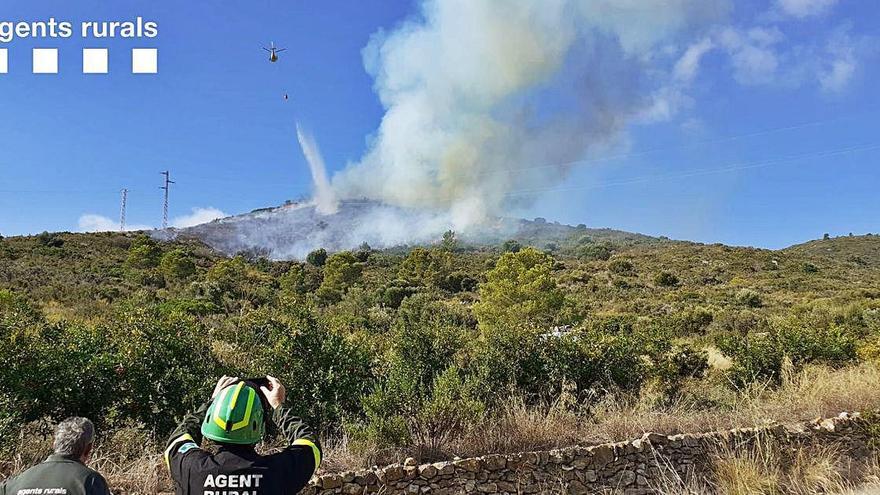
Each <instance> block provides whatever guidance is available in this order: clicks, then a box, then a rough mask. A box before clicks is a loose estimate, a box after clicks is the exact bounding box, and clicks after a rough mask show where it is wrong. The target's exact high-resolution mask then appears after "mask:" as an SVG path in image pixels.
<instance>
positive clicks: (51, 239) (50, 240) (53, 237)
mask: <svg viewBox="0 0 880 495" xmlns="http://www.w3.org/2000/svg"><path fill="white" fill-rule="evenodd" d="M37 242H38V243H40V244H42V245H43V246H46V247H55V248H60V247H61V246H63V245H64V239H62V238H61V237H60V236H58V234H50V233H48V232H42V233H41V234H40V235H38V236H37Z"/></svg>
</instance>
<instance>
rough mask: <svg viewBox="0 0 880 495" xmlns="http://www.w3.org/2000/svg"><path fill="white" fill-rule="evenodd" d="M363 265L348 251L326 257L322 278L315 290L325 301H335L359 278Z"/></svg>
mask: <svg viewBox="0 0 880 495" xmlns="http://www.w3.org/2000/svg"><path fill="white" fill-rule="evenodd" d="M362 271H363V265H362V264H361V263H360V262H358V260H357V258H356V257H355V256H354V254H353V253H351V252H350V251H342V252H339V253H336V254H334V255H333V256H331V257H330V258H328V259H327V263H326V264H325V265H324V280H323V281H322V282H321V286H320V287H318V290H317V291H316V292H315V294H317V296H318V297H319V298H320V299H321V300H322V301H324V302H326V303H336V302H339V301H340V300H341V299H342V296H343V295H344V294H345V292H346V291H347V290H348V289H349V288H350V287H351V286H352V285H354V284H355V283H356V282H357V281H358V280H360V278H361V273H362Z"/></svg>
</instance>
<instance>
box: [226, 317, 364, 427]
mask: <svg viewBox="0 0 880 495" xmlns="http://www.w3.org/2000/svg"><path fill="white" fill-rule="evenodd" d="M236 327H237V328H236V331H235V332H230V333H229V334H226V333H224V334H222V335H217V337H223V338H226V339H227V342H229V343H230V344H232V345H233V346H234V349H235V351H234V352H231V353H230V356H232V357H233V358H234V360H227V361H226V362H225V363H224V364H225V365H226V366H227V367H229V368H232V369H235V370H238V372H239V376H260V375H265V374H273V375H275V376H277V377H278V378H279V379H280V380H281V381H282V382H283V383H284V385H285V387H286V388H287V396H288V406H290V407H291V408H292V410H293V412H294V414H296V415H298V416H300V417H302V418H304V419H305V420H306V421H307V422H309V424H311V425H313V426H314V427H316V428H323V429H328V428H329V429H332V428H335V427H338V426H339V425H340V422H341V420H342V418H343V417H348V418H359V417H360V416H361V404H360V398H361V397H363V396H364V394H366V393H367V392H368V391H369V390H370V389H372V387H373V373H372V366H371V365H372V363H371V357H370V354H369V353H368V352H367V349H365V348H363V347H362V346H361V345H359V344H357V343H356V342H354V341H349V340H347V339H346V338H344V337H343V336H341V335H339V334H337V333H335V332H332V331H330V330H327V329H326V328H324V327H323V326H322V325H320V324H319V322H318V321H317V320H316V319H315V317H314V316H313V315H312V314H311V312H310V311H309V310H308V309H307V308H305V307H300V306H297V307H292V308H287V311H285V312H284V313H280V312H278V311H275V310H269V309H259V310H256V311H253V312H251V313H248V314H247V315H246V316H244V317H243V318H242V319H240V320H239V321H238V322H237V325H236Z"/></svg>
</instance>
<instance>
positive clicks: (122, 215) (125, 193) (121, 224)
mask: <svg viewBox="0 0 880 495" xmlns="http://www.w3.org/2000/svg"><path fill="white" fill-rule="evenodd" d="M127 200H128V189H124V188H123V189H122V205H121V206H120V208H119V231H120V232H125V206H126V202H127Z"/></svg>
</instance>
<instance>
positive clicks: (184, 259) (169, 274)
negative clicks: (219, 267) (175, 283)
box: [159, 248, 196, 280]
mask: <svg viewBox="0 0 880 495" xmlns="http://www.w3.org/2000/svg"><path fill="white" fill-rule="evenodd" d="M159 270H160V271H161V272H162V275H163V276H164V277H165V280H185V279H188V278H189V277H191V276H193V275H194V274H195V273H196V264H195V262H193V260H192V258H191V257H190V256H189V254H188V253H187V252H186V251H184V250H183V249H180V248H178V249H172V250H171V251H168V252H167V253H165V254H164V255H162V258H161V261H159Z"/></svg>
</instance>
